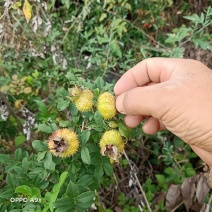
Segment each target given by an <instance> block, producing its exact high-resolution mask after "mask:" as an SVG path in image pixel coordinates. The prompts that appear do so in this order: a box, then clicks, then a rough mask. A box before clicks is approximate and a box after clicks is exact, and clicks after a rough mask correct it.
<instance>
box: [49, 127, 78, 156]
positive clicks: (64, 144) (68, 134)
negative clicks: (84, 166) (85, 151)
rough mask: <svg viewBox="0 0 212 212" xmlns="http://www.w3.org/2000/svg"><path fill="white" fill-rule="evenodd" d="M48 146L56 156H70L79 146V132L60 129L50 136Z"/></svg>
mask: <svg viewBox="0 0 212 212" xmlns="http://www.w3.org/2000/svg"><path fill="white" fill-rule="evenodd" d="M48 147H49V151H50V152H51V153H52V154H53V155H55V156H59V157H70V156H72V155H74V154H75V153H76V152H77V149H78V147H79V141H78V137H77V134H76V133H75V132H73V131H72V130H69V129H59V130H57V131H55V132H54V133H53V134H52V136H51V137H50V138H49V142H48Z"/></svg>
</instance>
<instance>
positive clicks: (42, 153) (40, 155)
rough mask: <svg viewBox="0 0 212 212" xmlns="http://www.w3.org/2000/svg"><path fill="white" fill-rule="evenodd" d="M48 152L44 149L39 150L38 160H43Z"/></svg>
mask: <svg viewBox="0 0 212 212" xmlns="http://www.w3.org/2000/svg"><path fill="white" fill-rule="evenodd" d="M46 152H47V151H44V152H38V154H37V161H38V162H40V161H41V160H43V159H44V157H45V155H46Z"/></svg>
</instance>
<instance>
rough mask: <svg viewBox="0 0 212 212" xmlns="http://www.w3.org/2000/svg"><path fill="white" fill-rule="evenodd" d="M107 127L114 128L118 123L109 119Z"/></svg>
mask: <svg viewBox="0 0 212 212" xmlns="http://www.w3.org/2000/svg"><path fill="white" fill-rule="evenodd" d="M109 127H110V128H113V129H115V128H117V127H118V125H117V123H116V122H115V121H110V122H109Z"/></svg>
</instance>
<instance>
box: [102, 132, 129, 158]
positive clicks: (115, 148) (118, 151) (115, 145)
mask: <svg viewBox="0 0 212 212" xmlns="http://www.w3.org/2000/svg"><path fill="white" fill-rule="evenodd" d="M99 146H100V149H101V154H102V155H106V156H108V157H109V158H111V159H112V160H114V161H118V158H120V157H121V155H122V152H123V151H124V146H125V143H124V141H123V139H122V137H121V134H120V133H119V132H118V131H117V130H108V131H106V132H105V133H104V134H103V136H102V138H101V140H100V142H99Z"/></svg>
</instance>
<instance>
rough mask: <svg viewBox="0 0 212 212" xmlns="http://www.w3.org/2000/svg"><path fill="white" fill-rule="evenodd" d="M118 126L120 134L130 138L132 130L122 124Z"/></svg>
mask: <svg viewBox="0 0 212 212" xmlns="http://www.w3.org/2000/svg"><path fill="white" fill-rule="evenodd" d="M117 125H118V129H119V132H120V134H121V136H123V137H125V138H129V136H130V133H131V131H132V129H131V128H129V127H127V126H126V125H125V124H124V123H122V122H119V123H117Z"/></svg>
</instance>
